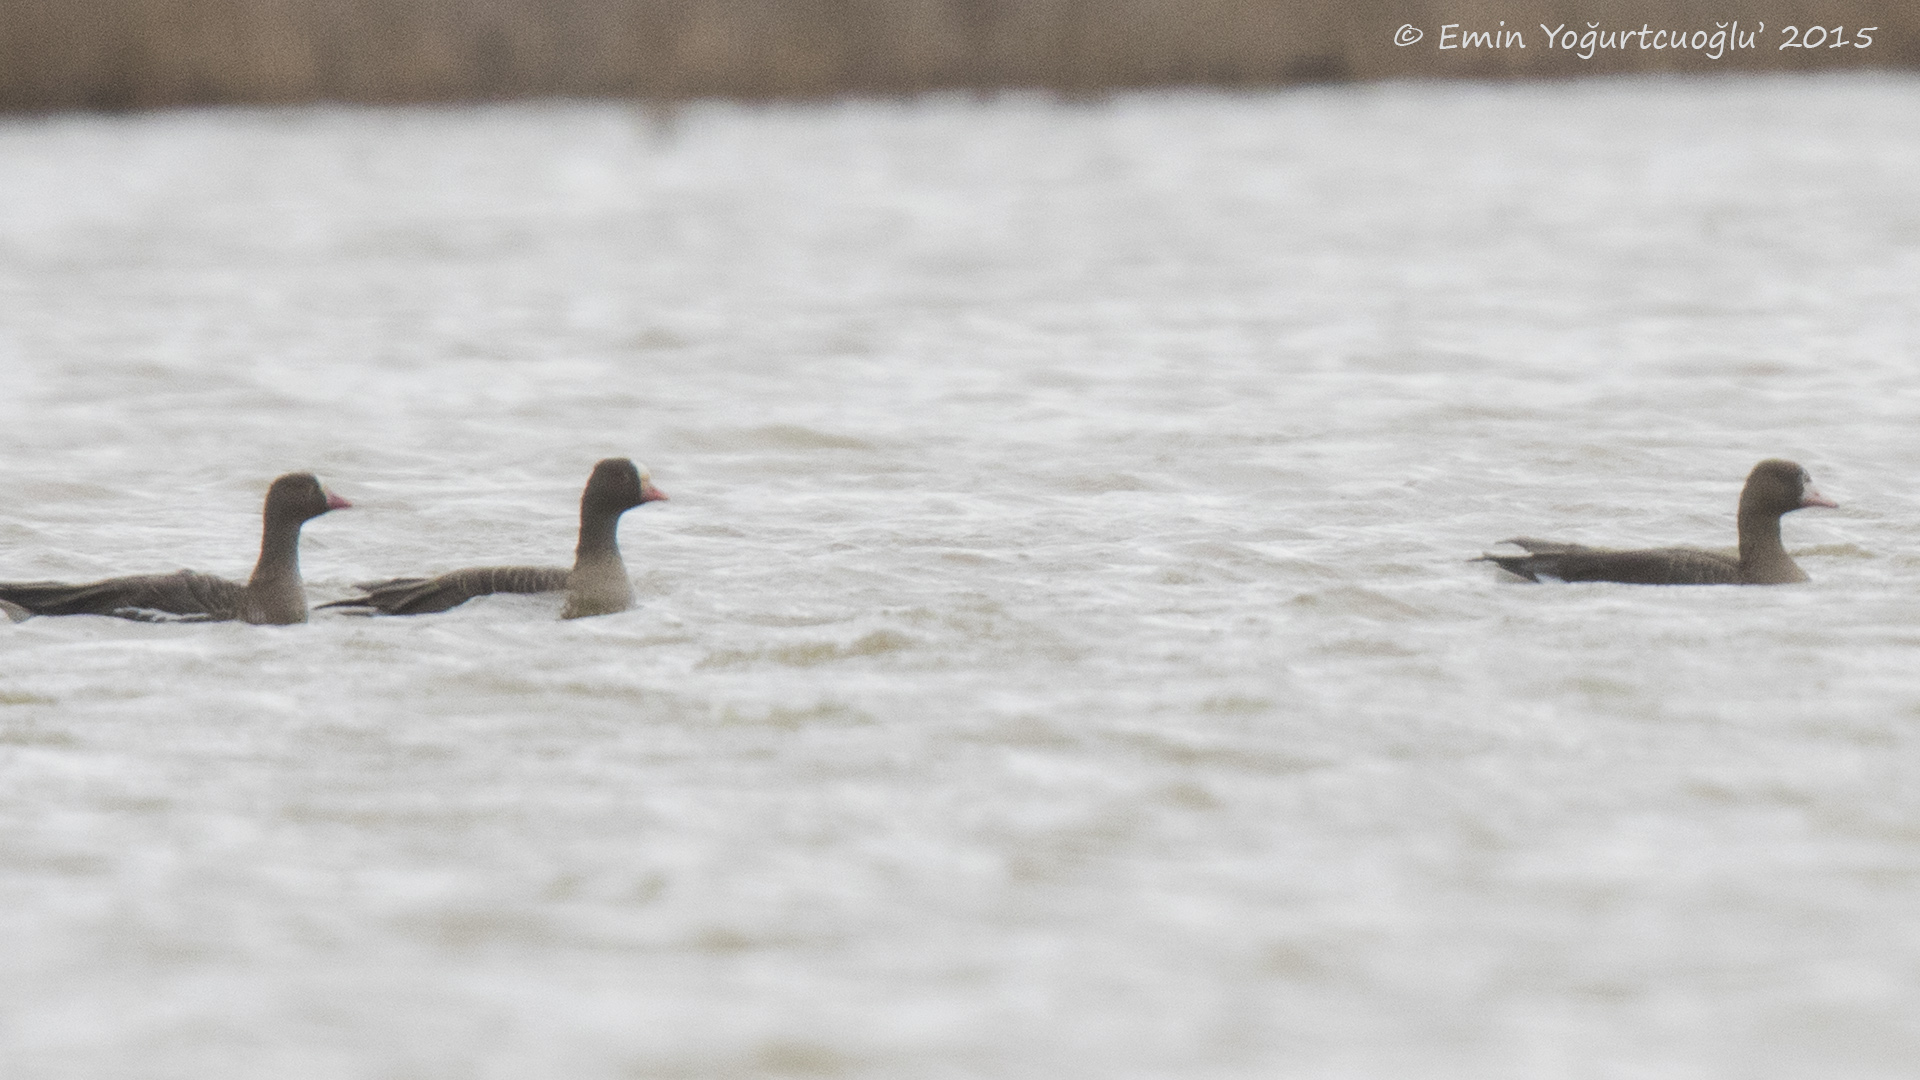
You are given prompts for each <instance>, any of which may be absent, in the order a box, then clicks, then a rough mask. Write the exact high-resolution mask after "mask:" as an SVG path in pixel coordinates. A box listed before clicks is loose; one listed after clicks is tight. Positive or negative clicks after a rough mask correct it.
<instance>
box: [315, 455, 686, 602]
mask: <svg viewBox="0 0 1920 1080" xmlns="http://www.w3.org/2000/svg"><path fill="white" fill-rule="evenodd" d="M666 497H667V496H666V494H665V493H664V492H662V491H661V490H660V489H659V488H657V487H654V486H653V478H652V476H651V474H649V473H648V472H647V470H646V469H644V468H641V467H638V466H636V465H634V463H633V462H631V461H629V460H627V459H626V458H607V459H606V460H604V461H602V462H600V463H599V464H597V465H595V466H594V467H593V475H591V476H589V477H588V478H587V487H586V490H584V491H582V492H581V493H580V543H579V545H578V546H577V547H575V548H574V558H573V569H571V570H565V569H561V568H560V567H549V566H475V567H470V568H468V569H465V570H454V571H451V572H449V573H445V574H441V575H440V576H438V577H404V578H393V579H391V580H387V581H376V582H369V583H366V584H363V585H361V586H360V588H361V589H362V590H363V591H364V592H365V595H364V596H356V597H352V598H351V599H347V600H336V601H334V602H333V603H330V604H321V605H320V606H321V607H323V608H333V607H337V608H346V609H348V610H349V611H350V612H351V613H352V614H357V615H372V614H375V613H379V614H384V615H426V614H431V613H433V612H437V611H446V610H448V609H450V608H455V607H458V606H460V605H461V604H464V603H466V602H467V601H469V600H471V599H473V598H474V597H476V596H486V595H488V594H489V593H541V592H561V591H565V592H566V594H567V603H566V607H565V608H564V609H563V610H562V611H561V613H560V617H561V618H563V619H578V618H581V617H583V616H587V615H610V614H612V613H614V612H616V611H625V610H627V609H628V608H630V607H632V606H633V584H632V583H631V582H629V581H628V580H627V565H626V563H625V562H623V561H621V558H620V542H619V536H618V532H619V527H620V515H621V514H624V513H626V512H627V511H628V510H631V509H633V508H634V507H636V506H639V505H641V504H643V503H650V502H655V501H658V500H661V499H665V498H666Z"/></svg>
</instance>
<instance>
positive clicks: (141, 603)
mask: <svg viewBox="0 0 1920 1080" xmlns="http://www.w3.org/2000/svg"><path fill="white" fill-rule="evenodd" d="M351 505H353V504H352V503H349V502H348V501H347V500H345V499H342V498H340V497H339V496H338V495H334V494H332V493H331V492H329V491H327V489H326V488H324V487H322V486H321V485H320V481H319V480H317V479H315V478H314V476H313V474H312V473H288V474H286V475H285V476H282V477H280V478H279V479H277V480H275V481H274V482H273V486H272V487H269V488H268V489H267V501H266V506H265V509H264V511H263V512H262V515H261V517H262V529H261V535H260V559H259V561H258V562H256V563H255V564H254V567H253V576H252V577H250V578H248V579H247V583H246V584H245V585H241V584H238V583H236V582H232V581H228V580H227V579H225V578H220V577H215V576H213V575H212V574H200V573H195V572H194V571H192V570H181V571H179V572H177V573H172V574H140V575H135V576H133V577H117V578H108V579H106V580H105V581H94V582H89V583H87V584H84V585H69V584H66V583H65V582H58V581H17V582H0V603H3V604H4V605H5V606H4V608H0V610H5V611H6V613H7V614H8V615H9V616H11V617H13V618H16V619H19V618H25V617H27V616H30V615H114V616H118V617H119V618H123V619H138V620H141V621H145V622H225V621H228V620H232V619H239V620H242V621H244V622H250V623H268V624H286V623H299V622H306V621H307V594H306V590H305V588H304V587H302V585H301V583H300V526H302V525H304V524H306V523H307V522H308V521H310V520H312V519H313V518H316V517H319V516H320V515H321V514H324V513H326V512H327V511H329V510H339V509H343V508H345V507H348V506H351Z"/></svg>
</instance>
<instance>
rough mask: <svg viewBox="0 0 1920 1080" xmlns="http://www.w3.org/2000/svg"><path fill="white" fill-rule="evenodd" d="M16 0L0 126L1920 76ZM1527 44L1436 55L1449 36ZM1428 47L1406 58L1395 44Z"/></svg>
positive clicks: (1351, 32)
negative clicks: (148, 111) (88, 113)
mask: <svg viewBox="0 0 1920 1080" xmlns="http://www.w3.org/2000/svg"><path fill="white" fill-rule="evenodd" d="M1739 6H1740V7H1742V9H1743V10H1741V11H1738V12H1732V11H1730V10H1729V6H1728V5H1726V4H1725V3H1723V2H1721V0H1646V2H1639V3H1636V2H1633V0H1524V2H1523V0H1402V2H1399V3H1392V2H1376V0H1291V2H1282V0H0V108H7V109H12V110H30V109H58V108H94V109H125V108H147V107H158V106H170V105H189V104H205V103H224V102H255V103H260V102H297V101H313V100H341V101H361V102H401V101H438V100H472V99H488V98H511V97H530V96H550V95H569V96H595V97H599V96H623V97H639V98H648V99H659V100H673V99H682V98H693V97H707V96H728V97H747V98H777V97H804V96H818V95H831V94H912V93H920V92H926V91H934V90H955V89H960V90H965V89H974V90H993V89H1001V88H1039V89H1047V90H1053V91H1058V92H1062V93H1068V94H1081V93H1097V92H1100V91H1103V90H1106V89H1108V88H1120V87H1139V86H1157V85H1179V84H1196V85H1226V86H1240V85H1274V84H1283V83H1297V82H1314V81H1332V80H1342V79H1376V78H1393V77H1450V76H1465V77H1475V78H1497V77H1507V76H1546V77H1569V76H1578V75H1586V74H1599V73H1611V72H1622V71H1721V70H1733V69H1740V70H1756V69H1759V70H1781V69H1788V70H1793V69H1808V68H1824V67H1858V66H1875V67H1908V68H1910V67H1915V66H1920V5H1912V4H1904V3H1892V4H1889V3H1886V2H1885V0H1782V2H1778V3H1769V0H1758V3H1756V2H1755V0H1742V4H1741V5H1739ZM1733 16H1737V17H1738V18H1739V19H1741V20H1742V23H1743V26H1746V27H1753V26H1757V25H1758V24H1759V23H1760V22H1762V21H1764V22H1765V23H1767V25H1768V26H1769V28H1778V27H1783V26H1785V25H1787V24H1799V25H1802V26H1805V25H1813V24H1819V25H1824V26H1844V27H1848V28H1858V27H1860V26H1862V25H1877V26H1878V27H1879V29H1878V30H1877V31H1875V32H1874V43H1873V45H1872V46H1871V47H1870V48H1867V49H1856V48H1853V47H1852V46H1847V47H1845V48H1827V47H1822V48H1819V49H1789V50H1780V49H1778V48H1776V47H1775V46H1776V45H1777V44H1778V38H1777V36H1776V35H1775V34H1774V33H1772V32H1769V33H1768V34H1767V36H1766V37H1765V39H1764V40H1763V41H1761V42H1759V43H1758V44H1757V46H1756V47H1755V48H1751V49H1746V50H1735V51H1731V52H1729V53H1727V54H1726V55H1724V56H1722V57H1721V58H1719V59H1712V58H1709V57H1707V56H1706V55H1704V54H1703V53H1702V52H1700V51H1696V50H1648V49H1644V48H1643V49H1639V50H1630V49H1617V50H1613V51H1600V52H1597V53H1596V54H1595V55H1593V56H1591V57H1589V58H1581V57H1579V56H1577V55H1574V54H1573V53H1571V52H1569V51H1568V50H1565V49H1560V48H1547V47H1545V42H1544V39H1545V33H1544V31H1542V30H1541V29H1540V25H1541V24H1543V23H1544V24H1546V25H1549V26H1555V25H1564V26H1567V27H1571V28H1573V29H1575V30H1582V29H1584V28H1585V25H1586V24H1588V23H1597V24H1600V25H1601V26H1602V27H1604V28H1616V29H1617V28H1621V27H1626V28H1629V29H1631V28H1636V27H1639V26H1641V25H1642V24H1645V23H1651V24H1652V25H1654V26H1655V27H1666V28H1672V29H1682V30H1702V29H1703V30H1707V31H1711V30H1713V29H1714V27H1715V26H1716V24H1717V23H1718V24H1724V23H1726V22H1727V21H1728V19H1729V18H1730V17H1733ZM1502 20H1504V21H1505V22H1506V23H1507V25H1508V26H1509V27H1518V28H1522V29H1524V30H1525V31H1527V33H1528V35H1529V36H1528V39H1527V46H1526V47H1525V48H1513V47H1506V48H1485V47H1480V48H1465V49H1452V50H1442V49H1440V48H1439V47H1438V45H1439V43H1440V42H1439V33H1440V28H1441V27H1442V26H1443V24H1449V23H1451V24H1456V25H1457V26H1458V27H1463V28H1466V29H1489V28H1496V27H1498V26H1499V24H1500V23H1501V22H1502ZM1403 24H1411V25H1413V26H1415V27H1418V28H1421V29H1422V30H1423V32H1424V35H1425V36H1424V39H1423V41H1422V42H1421V43H1419V44H1417V45H1414V46H1409V47H1401V46H1396V45H1395V44H1394V41H1393V38H1394V33H1395V30H1396V28H1398V27H1400V26H1401V25H1403Z"/></svg>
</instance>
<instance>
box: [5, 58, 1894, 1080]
mask: <svg viewBox="0 0 1920 1080" xmlns="http://www.w3.org/2000/svg"><path fill="white" fill-rule="evenodd" d="M1916 106H1920V79H1915V78H1913V77H1909V76H1855V77H1831V78H1727V79H1713V80H1662V79H1626V80H1602V81H1591V82H1577V83H1557V84H1526V85H1518V84H1516V85H1475V84H1457V85H1442V84H1387V85H1374V86H1343V87H1330V88H1319V89H1307V90H1294V91H1286V92H1261V93H1251V92H1250V93H1235V94H1226V93H1175V94H1140V95H1118V96H1115V97H1112V98H1110V99H1106V100H1102V101H1095V102H1077V103H1061V102H1056V101H1052V100H1048V99H1045V98H1038V97H1034V98H1028V97H1022V96H1018V95H1010V96H1004V97H999V98H994V99H988V100H975V99H970V98H938V97H936V98H930V99H925V100H920V101H914V102H859V101H854V102H840V103H827V104H805V105H734V104H699V105H693V106H688V107H686V108H683V109H680V110H678V111H675V112H672V113H663V112H658V111H653V112H649V111H647V110H642V109H636V108H631V107H628V106H625V105H621V104H608V103H562V104H545V105H508V106H489V107H472V108H465V107H463V108H453V107H447V108H418V109H391V110H376V109H355V108H333V107H327V108H306V109H285V110H257V111H249V110H218V111H204V112H195V111H186V112H172V113H160V114H150V115H137V116H118V117H97V116H93V117H47V118H16V119H9V120H6V121H4V122H0V192H4V198H0V461H4V468H0V579H4V580H15V579H38V578H56V579H67V580H83V579H88V578H92V577H99V576H104V575H108V574H114V573H135V572H150V571H169V570H173V569H176V568H180V567H191V568H193V569H198V570H204V571H209V572H216V573H224V574H228V575H231V576H235V577H240V576H244V575H245V573H246V572H247V569H248V568H249V566H250V565H251V562H252V559H253V555H254V550H255V545H256V544H257V538H258V530H259V518H258V514H259V503H260V498H261V496H262V494H263V493H264V491H265V489H266V485H267V482H268V481H269V480H271V478H272V477H273V476H275V475H276V474H278V473H281V472H285V471H289V470H294V469H311V470H313V471H315V472H316V473H318V474H319V475H320V476H321V477H322V478H323V479H324V480H325V481H326V482H327V483H328V484H329V485H330V486H331V487H332V488H333V489H334V490H335V491H336V492H338V493H340V494H341V495H343V496H345V497H347V498H349V499H351V500H353V502H354V503H355V504H356V505H355V507H354V508H353V509H351V510H346V511H340V512H336V513H333V514H329V515H327V516H325V517H322V518H320V519H317V520H316V521H314V522H311V523H310V524H309V525H308V527H307V529H306V533H305V541H304V546H303V555H302V558H303V567H304V571H305V574H306V579H307V585H308V591H309V594H310V596H311V598H312V599H313V600H314V601H315V602H316V603H317V602H321V601H324V600H328V599H335V598H338V597H341V596H345V595H348V594H349V593H350V592H351V591H352V587H353V584H354V583H355V582H358V581H363V580H366V579H369V578H374V577H381V576H389V575H394V574H401V573H422V572H433V571H439V570H446V569H453V568H457V567H460V566H466V565H475V564H484V563H503V562H504V563H549V564H557V565H565V564H566V563H567V562H568V561H569V560H570V557H571V550H572V544H573V539H574V537H573V531H574V527H575V512H576V507H577V501H578V497H579V490H580V485H581V484H582V483H583V482H584V480H585V477H586V474H587V472H588V470H589V469H590V468H591V466H592V464H593V462H594V461H595V460H596V459H597V458H600V457H603V456H610V455H621V456H631V457H634V458H635V459H637V460H639V461H642V462H644V463H646V464H647V465H649V466H650V467H651V468H652V471H653V477H654V480H655V482H656V483H658V484H659V485H660V487H661V488H663V489H664V490H665V491H666V492H667V493H668V494H669V495H670V496H671V501H669V502H666V503H659V504H650V505H648V506H645V507H642V508H640V509H638V510H636V511H633V512H631V513H629V514H628V515H627V517H626V519H625V522H624V525H623V527H622V533H621V537H622V545H623V547H624V550H625V552H626V557H627V561H628V568H629V570H630V572H631V574H632V576H633V578H634V581H635V586H636V589H637V592H638V594H639V599H640V603H639V606H637V607H636V608H635V609H634V610H631V611H629V612H626V613H624V614H620V615H615V616H608V617H604V618H597V619H586V620H578V621H571V622H562V621H560V620H559V619H558V617H557V616H558V612H559V602H558V601H557V600H549V598H542V597H496V598H490V599H487V600H482V601H476V602H473V603H470V604H468V605H466V606H464V607H461V608H458V609H456V610H454V611H453V612H450V613H448V614H446V615H443V616H437V617H423V618H416V619H374V620H369V619H357V618H351V617H346V616H341V615H338V614H336V613H333V612H317V613H316V614H315V617H314V618H313V620H312V621H311V622H310V623H309V624H307V625H304V626H297V627H287V628H273V627H254V626H245V625H231V624H223V625H201V626H180V625H147V624H139V623H130V622H123V621H118V620H111V619H103V618H94V617H77V618H64V619H32V620H28V621H25V622H22V623H19V624H17V625H8V624H0V1071H3V1072H4V1073H5V1075H7V1076H8V1077H14V1078H32V1080H42V1078H46V1080H52V1078H69V1077H73V1078H79V1077H115V1078H163V1077H164V1078H173V1077H180V1078H189V1077H191V1078H196V1080H205V1078H215V1077H218V1078H224V1077H236V1078H239V1077H264V1076H272V1077H276V1078H279V1080H303V1078H316V1080H317V1078H328V1080H331V1078H362V1077H365V1078H394V1080H401V1078H467V1077H472V1078H487V1080H495V1078H499V1080H508V1078H512V1080H537V1078H556V1080H557V1078H567V1080H596V1078H603V1077H604V1078H614V1077H722V1076H741V1077H749V1076H750V1077H775V1076H843V1077H889V1078H892V1077H958V1076H996V1077H1005V1076H1031V1077H1182V1078H1192V1077H1273V1076H1299V1077H1341V1078H1345V1077H1351V1078H1355V1080H1359V1078H1377V1077H1384V1076H1392V1077H1402V1078H1427V1077H1433V1078H1441V1077H1446V1078H1463V1080H1464V1078H1475V1080H1485V1078H1506V1077H1511V1078H1516V1080H1519V1078H1528V1080H1532V1078H1541V1077H1728V1078H1734V1077H1739V1078H1754V1077H1782V1078H1785V1077H1804V1076H1814V1075H1818V1076H1825V1077H1896V1076H1909V1075H1911V1074H1912V1069H1913V1067H1914V1065H1913V1063H1914V1062H1915V1061H1916V1060H1920V929H1916V927H1920V923H1916V921H1915V919H1914V912H1915V911H1916V905H1917V904H1920V674H1916V673H1917V672H1920V663H1916V657H1920V528H1916V526H1920V498H1917V497H1916V492H1915V485H1914V481H1913V478H1914V476H1915V474H1916V464H1917V463H1920V423H1916V420H1920V382H1917V381H1916V378H1915V361H1916V360H1917V359H1920V304H1917V303H1916V298H1917V296H1920V293H1917V292H1916V283H1917V282H1920V126H1916V125H1915V124H1914V123H1913V117H1914V116H1915V115H1916ZM1776 456H1777V457H1787V458H1791V459H1793V460H1796V461H1799V462H1800V463H1802V464H1803V465H1805V466H1806V467H1807V469H1808V470H1809V471H1810V472H1811V473H1812V476H1813V478H1814V481H1815V482H1816V484H1818V485H1819V486H1820V488H1821V490H1822V491H1824V492H1825V493H1826V494H1827V495H1829V496H1831V497H1833V498H1834V499H1836V500H1837V501H1838V502H1839V503H1840V504H1841V508H1840V509H1838V510H1808V511H1804V512H1800V513H1796V514H1793V515H1791V516H1789V517H1788V518H1787V519H1786V521H1785V536H1786V540H1787V545H1788V548H1789V550H1790V551H1792V552H1793V553H1794V554H1795V556H1796V558H1798V560H1799V562H1800V564H1801V565H1802V567H1804V568H1805V569H1806V570H1807V572H1808V573H1809V574H1810V575H1811V577H1812V581H1811V582H1810V583H1808V584H1805V585H1800V586H1788V587H1779V588H1717V589H1716V588H1686V589H1658V588H1636V587H1631V586H1614V585H1580V586H1531V585H1524V584H1518V583H1516V582H1514V581H1512V580H1505V581H1503V580H1501V579H1500V576H1499V575H1498V574H1497V573H1496V572H1495V571H1493V570H1492V569H1491V568H1490V567H1489V566H1488V565H1486V564H1484V563H1478V564H1476V563H1472V562H1470V561H1469V560H1470V559H1471V558H1472V557H1473V556H1475V555H1477V554H1479V553H1480V552H1482V551H1483V550H1485V549H1486V548H1487V547H1488V546H1489V545H1492V544H1493V543H1495V542H1497V541H1499V540H1500V539H1502V538H1505V537H1509V536H1513V535H1516V534H1529V535H1537V536H1548V537H1555V538H1561V539H1568V540H1579V541H1585V542H1590V543H1600V544H1623V545H1630V544H1694V545H1701V546H1708V547H1724V546H1729V545H1731V544H1732V543H1733V507H1734V501H1735V499H1736V497H1737V495H1738V491H1739V484H1740V481H1741V479H1742V478H1743V477H1744V476H1745V473H1746V471H1747V469H1748V468H1750V467H1751V466H1752V465H1753V463H1754V462H1756V461H1758V460H1760V459H1762V458H1765V457H1776Z"/></svg>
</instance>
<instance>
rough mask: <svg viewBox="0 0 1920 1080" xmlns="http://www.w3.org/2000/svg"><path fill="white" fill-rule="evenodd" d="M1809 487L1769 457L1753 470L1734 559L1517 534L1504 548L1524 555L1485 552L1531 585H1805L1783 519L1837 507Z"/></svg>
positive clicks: (1744, 492)
mask: <svg viewBox="0 0 1920 1080" xmlns="http://www.w3.org/2000/svg"><path fill="white" fill-rule="evenodd" d="M1836 505H1838V504H1836V503H1835V502H1833V501H1832V500H1831V499H1828V498H1827V497H1826V496H1824V495H1822V494H1820V493H1819V492H1818V491H1816V490H1814V487H1813V481H1812V480H1811V479H1810V478H1809V477H1808V476H1807V470H1805V469H1803V468H1801V467H1800V466H1799V465H1796V464H1794V463H1793V462H1791V461H1782V460H1780V459H1778V458H1771V459H1769V460H1766V461H1763V462H1761V463H1760V464H1758V465H1755V466H1754V467H1753V471H1752V472H1750V473H1748V474H1747V484H1746V487H1744V488H1742V489H1741V491H1740V513H1739V519H1738V524H1739V530H1740V553H1739V555H1738V556H1737V557H1735V556H1729V555H1723V554H1718V553H1715V552H1711V551H1700V550H1697V549H1695V548H1645V549H1640V550H1633V551H1615V550H1609V549H1606V548H1593V547H1587V546H1586V545H1584V544H1566V543H1560V542H1558V541H1553V540H1535V539H1532V538H1529V537H1524V536H1520V537H1515V538H1513V539H1511V540H1503V541H1501V542H1502V543H1506V544H1513V545H1515V546H1517V547H1520V548H1524V549H1525V550H1526V552H1527V553H1526V554H1525V555H1482V556H1481V557H1480V559H1478V560H1475V561H1485V562H1491V563H1495V564H1497V565H1498V566H1499V567H1500V568H1501V569H1502V570H1506V571H1508V572H1510V573H1514V574H1518V575H1519V576H1521V577H1523V578H1526V579H1527V580H1528V581H1539V580H1540V579H1542V578H1551V579H1558V580H1560V581H1617V582H1623V583H1625V584H1629V585H1787V584H1792V583H1794V582H1799V581H1805V580H1807V575H1806V572H1805V571H1803V570H1801V569H1800V567H1799V566H1798V565H1797V564H1795V563H1794V561H1793V558H1792V556H1790V555H1788V554H1787V549H1786V547H1785V546H1784V545H1783V544H1781V542H1780V518H1781V516H1782V515H1784V514H1789V513H1792V512H1793V511H1795V510H1799V509H1801V508H1802V507H1807V506H1826V507H1832V506H1836Z"/></svg>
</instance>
